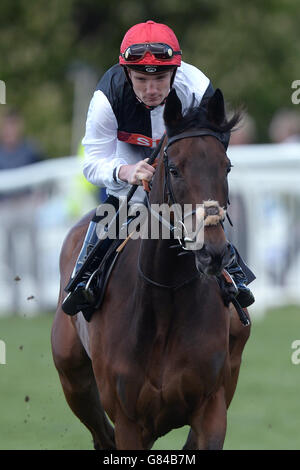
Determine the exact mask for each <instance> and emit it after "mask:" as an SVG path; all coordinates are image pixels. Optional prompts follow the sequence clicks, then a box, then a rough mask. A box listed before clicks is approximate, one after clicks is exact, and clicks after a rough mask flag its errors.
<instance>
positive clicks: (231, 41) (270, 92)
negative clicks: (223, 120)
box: [0, 0, 300, 157]
mask: <svg viewBox="0 0 300 470" xmlns="http://www.w3.org/2000/svg"><path fill="white" fill-rule="evenodd" d="M148 19H152V20H154V21H158V22H163V23H166V24H168V25H169V26H171V27H172V28H173V29H174V30H175V32H176V35H177V36H178V38H179V40H180V43H181V46H182V49H183V53H184V55H183V59H184V60H186V61H187V62H190V63H193V64H195V65H196V66H198V67H199V68H200V69H201V70H203V71H204V73H206V74H207V75H208V76H209V77H210V78H211V80H212V83H213V85H214V86H215V87H220V88H221V89H222V90H223V92H224V95H225V97H226V100H227V101H229V102H230V103H232V104H233V105H235V106H238V105H240V104H244V105H245V106H246V108H247V110H248V111H249V113H250V114H251V115H252V116H253V117H254V119H255V121H256V123H257V131H258V141H268V125H269V122H270V120H271V117H272V115H273V114H274V113H275V111H276V110H277V109H278V108H280V107H287V106H290V107H293V106H295V105H292V103H291V93H292V90H291V83H292V81H293V80H296V79H299V78H300V65H299V48H300V40H299V39H300V38H299V25H298V0H286V1H285V2H283V1H279V0H268V1H264V0H260V1H258V0H252V1H251V2H244V1H243V0H231V1H230V2H229V1H227V2H224V1H221V0H185V1H184V2H182V0H152V1H151V4H150V2H147V4H146V3H141V2H140V1H139V0H124V1H116V0H64V1H63V2H61V1H60V0H50V2H49V1H46V0H37V1H35V2H28V1H26V0H14V1H13V2H12V1H11V0H2V1H1V3H0V57H1V62H0V79H1V80H4V81H5V83H6V87H7V103H8V104H10V105H12V106H14V107H16V108H19V109H20V110H21V111H22V114H23V115H24V116H25V119H26V125H27V132H29V133H30V134H31V135H32V136H33V137H35V138H36V139H38V140H39V141H40V142H41V144H42V146H43V148H44V149H45V150H46V153H47V154H49V155H51V156H53V157H57V156H62V155H68V154H70V152H71V130H72V129H71V128H72V113H73V99H74V86H73V82H72V81H71V80H70V70H72V67H74V64H83V65H85V66H88V67H90V68H92V69H93V70H94V71H95V74H96V75H97V76H98V77H99V78H100V76H101V74H102V73H103V71H104V70H106V69H107V68H108V67H110V66H111V65H113V64H114V63H116V61H117V58H118V54H119V45H120V41H121V39H122V38H123V35H124V33H125V32H126V30H127V29H128V28H129V27H130V26H132V25H133V24H134V23H137V22H143V21H146V20H148ZM90 97H91V96H90ZM90 97H89V98H88V99H87V103H86V108H87V106H88V101H89V99H90ZM0 111H1V109H0ZM84 112H86V110H84ZM82 132H84V128H83V129H82ZM81 137H82V136H81V135H79V136H78V140H80V138H81Z"/></svg>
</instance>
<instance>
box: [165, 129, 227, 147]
mask: <svg viewBox="0 0 300 470" xmlns="http://www.w3.org/2000/svg"><path fill="white" fill-rule="evenodd" d="M204 135H211V136H212V137H215V138H216V139H218V140H219V141H220V142H221V144H223V145H224V147H225V149H227V145H226V142H227V140H228V137H227V132H215V131H213V130H212V129H198V130H195V131H187V132H182V133H181V134H176V135H174V136H173V137H170V138H169V139H168V143H167V145H166V147H165V151H166V150H167V149H168V148H169V147H170V145H172V144H174V142H177V141H178V140H181V139H186V138H188V137H200V136H204Z"/></svg>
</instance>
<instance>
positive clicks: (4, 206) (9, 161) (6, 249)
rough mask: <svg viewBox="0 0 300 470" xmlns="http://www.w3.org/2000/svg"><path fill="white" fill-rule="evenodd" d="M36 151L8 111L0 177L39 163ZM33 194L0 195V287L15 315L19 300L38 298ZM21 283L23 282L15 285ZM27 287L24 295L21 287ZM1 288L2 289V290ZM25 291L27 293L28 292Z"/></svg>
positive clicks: (0, 134)
mask: <svg viewBox="0 0 300 470" xmlns="http://www.w3.org/2000/svg"><path fill="white" fill-rule="evenodd" d="M41 158H42V155H41V153H40V152H39V151H38V149H37V147H36V146H35V145H34V144H33V143H32V142H30V141H29V140H28V139H27V138H25V136H24V121H23V118H22V116H21V115H20V114H19V113H18V112H17V111H15V110H9V111H7V112H6V113H5V114H4V115H3V116H2V119H1V122H0V177H1V172H2V171H4V170H13V169H15V168H19V167H23V166H25V165H30V164H32V163H36V162H38V161H39V160H41ZM37 199H38V198H37V197H36V194H35V193H34V192H33V191H32V190H31V189H29V188H28V189H27V188H26V189H18V190H14V189H12V190H11V191H9V192H4V191H2V192H1V184H0V217H1V232H0V235H1V238H2V236H3V242H2V243H1V246H0V250H1V251H2V253H1V259H2V260H3V261H4V264H3V263H1V269H0V284H1V286H3V283H4V284H6V285H5V287H6V288H7V289H6V292H7V295H11V296H12V302H11V304H12V308H13V310H14V312H15V313H16V312H18V311H20V307H21V299H22V300H25V301H26V298H27V297H30V296H31V297H32V294H33V292H32V290H34V297H35V296H36V295H38V290H39V288H38V283H39V277H38V264H37V233H36V232H37V230H36V218H35V214H36V212H35V210H36V207H37V203H38V201H37ZM17 279H21V281H22V282H16V281H17ZM28 281H29V282H28ZM25 284H26V291H25V292H23V291H22V289H23V286H24V285H25ZM5 287H4V288H5ZM27 288H28V289H30V290H29V291H27Z"/></svg>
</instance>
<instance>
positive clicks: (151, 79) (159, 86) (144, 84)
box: [128, 69, 173, 106]
mask: <svg viewBox="0 0 300 470" xmlns="http://www.w3.org/2000/svg"><path fill="white" fill-rule="evenodd" d="M128 73H129V77H130V79H131V81H132V86H133V90H134V92H135V94H136V96H137V97H138V98H139V99H140V100H141V101H143V103H145V104H146V105H147V106H158V105H159V104H160V103H161V102H162V101H163V100H164V99H165V98H166V97H167V96H168V94H169V91H170V85H171V78H172V75H173V70H167V71H166V72H158V73H153V74H149V73H143V72H137V71H135V70H130V69H128Z"/></svg>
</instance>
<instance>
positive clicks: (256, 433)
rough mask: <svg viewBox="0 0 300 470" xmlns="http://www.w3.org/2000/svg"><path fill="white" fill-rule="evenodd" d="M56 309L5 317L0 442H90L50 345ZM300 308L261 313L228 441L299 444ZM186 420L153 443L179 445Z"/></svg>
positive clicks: (81, 445)
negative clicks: (298, 351)
mask: <svg viewBox="0 0 300 470" xmlns="http://www.w3.org/2000/svg"><path fill="white" fill-rule="evenodd" d="M51 324H52V316H51V315H46V314H45V315H43V316H39V317H34V318H27V317H16V316H14V317H5V318H0V340H3V341H4V342H5V344H6V364H5V365H3V364H0V449H1V450H4V449H6V450H10V449H20V450H21V449H36V450H40V449H49V450H50V449H58V450H60V449H77V450H79V449H91V448H92V442H91V437H90V434H89V432H88V431H87V430H86V429H85V428H84V426H83V425H82V424H81V423H80V422H79V421H78V419H77V418H76V417H75V416H74V415H73V413H72V412H71V410H70V409H69V407H68V405H67V403H66V401H65V398H64V395H63V392H62V389H61V386H60V382H59V379H58V375H57V373H56V370H55V368H54V365H53V361H52V355H51V348H50V330H51ZM296 339H300V309H299V307H287V308H285V309H278V310H274V311H272V312H269V313H268V314H267V315H266V316H264V317H263V318H262V319H255V320H254V321H253V326H252V334H251V337H250V340H249V342H248V344H247V345H246V349H245V351H244V356H243V364H242V368H241V374H240V379H239V383H238V388H237V392H236V395H235V397H234V399H233V402H232V405H231V407H230V410H229V413H228V426H227V435H226V440H225V446H224V448H225V449H245V450H246V449H299V448H300V442H299V435H298V416H299V409H300V406H299V398H298V396H299V395H298V393H299V389H300V364H299V365H295V364H293V363H292V361H291V355H292V353H293V350H292V346H291V345H292V342H293V341H294V340H296ZM187 431H188V429H187V427H185V428H182V429H178V430H176V431H174V432H172V433H169V434H168V435H167V436H165V437H163V438H161V439H159V440H158V441H157V442H156V444H155V446H154V449H157V450H158V449H180V448H181V447H182V445H183V443H184V441H185V438H186V435H187Z"/></svg>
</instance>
